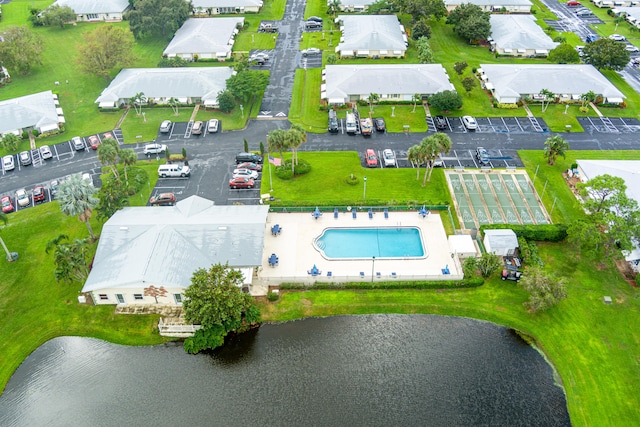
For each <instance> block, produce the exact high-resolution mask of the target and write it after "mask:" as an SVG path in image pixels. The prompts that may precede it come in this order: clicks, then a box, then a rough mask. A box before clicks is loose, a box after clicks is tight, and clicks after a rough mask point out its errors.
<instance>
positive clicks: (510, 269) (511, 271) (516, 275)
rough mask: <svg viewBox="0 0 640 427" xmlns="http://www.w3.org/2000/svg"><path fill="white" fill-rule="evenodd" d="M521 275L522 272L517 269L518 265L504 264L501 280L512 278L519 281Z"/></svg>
mask: <svg viewBox="0 0 640 427" xmlns="http://www.w3.org/2000/svg"><path fill="white" fill-rule="evenodd" d="M521 277H522V272H521V271H518V267H516V266H513V265H506V266H505V268H504V270H502V280H514V281H516V282H517V281H519V280H520V278H521Z"/></svg>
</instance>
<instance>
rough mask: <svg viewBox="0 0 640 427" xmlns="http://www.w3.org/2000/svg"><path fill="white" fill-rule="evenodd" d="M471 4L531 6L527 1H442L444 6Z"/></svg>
mask: <svg viewBox="0 0 640 427" xmlns="http://www.w3.org/2000/svg"><path fill="white" fill-rule="evenodd" d="M466 3H471V4H475V5H477V6H493V7H501V6H505V7H506V6H531V5H532V3H531V2H530V1H529V0H444V4H445V5H446V6H453V5H461V4H466Z"/></svg>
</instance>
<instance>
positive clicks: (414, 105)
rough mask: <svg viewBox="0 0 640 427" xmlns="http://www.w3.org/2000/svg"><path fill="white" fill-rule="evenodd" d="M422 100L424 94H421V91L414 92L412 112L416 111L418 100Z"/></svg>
mask: <svg viewBox="0 0 640 427" xmlns="http://www.w3.org/2000/svg"><path fill="white" fill-rule="evenodd" d="M420 100H422V95H420V94H419V93H414V94H413V111H412V113H415V112H416V105H418V101H420Z"/></svg>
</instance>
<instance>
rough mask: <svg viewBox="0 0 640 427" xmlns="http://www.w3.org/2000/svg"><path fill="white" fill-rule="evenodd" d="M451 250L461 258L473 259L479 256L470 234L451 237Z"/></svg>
mask: <svg viewBox="0 0 640 427" xmlns="http://www.w3.org/2000/svg"><path fill="white" fill-rule="evenodd" d="M449 249H450V250H451V253H453V254H456V255H458V256H459V257H460V258H471V257H475V256H477V255H478V249H477V248H476V245H475V243H474V242H473V239H472V238H471V236H470V235H468V234H454V235H451V236H449Z"/></svg>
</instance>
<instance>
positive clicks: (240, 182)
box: [229, 176, 256, 188]
mask: <svg viewBox="0 0 640 427" xmlns="http://www.w3.org/2000/svg"><path fill="white" fill-rule="evenodd" d="M255 184H256V183H255V181H254V180H253V179H251V178H246V177H244V176H239V177H237V178H233V179H230V180H229V188H253V186H254V185H255Z"/></svg>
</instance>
